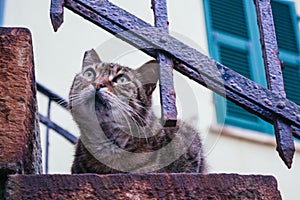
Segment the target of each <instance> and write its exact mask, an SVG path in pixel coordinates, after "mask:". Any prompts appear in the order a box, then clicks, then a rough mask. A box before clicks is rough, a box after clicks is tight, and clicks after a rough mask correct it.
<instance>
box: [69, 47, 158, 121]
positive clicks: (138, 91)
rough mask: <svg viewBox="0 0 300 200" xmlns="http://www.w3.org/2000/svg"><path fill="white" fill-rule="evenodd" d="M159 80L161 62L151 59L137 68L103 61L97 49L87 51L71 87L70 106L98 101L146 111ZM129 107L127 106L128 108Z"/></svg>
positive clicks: (104, 107) (101, 105) (101, 106)
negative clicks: (159, 63) (80, 69)
mask: <svg viewBox="0 0 300 200" xmlns="http://www.w3.org/2000/svg"><path fill="white" fill-rule="evenodd" d="M157 81H158V64H157V63H156V61H150V62H147V63H145V64H144V65H142V66H141V67H140V68H138V69H136V70H134V69H131V68H128V67H124V66H121V65H119V64H114V63H105V62H102V61H101V59H100V58H99V56H98V54H97V52H96V51H95V50H93V49H92V50H89V51H86V52H85V54H84V58H83V62H82V71H81V72H80V73H78V74H77V75H76V76H75V78H74V81H73V85H72V87H71V90H70V95H69V102H70V108H71V111H72V108H73V107H74V106H78V105H86V106H88V104H89V102H91V101H95V104H96V106H97V109H100V110H103V111H105V110H110V109H115V110H117V109H127V110H128V111H129V110H131V111H132V112H136V113H138V114H139V115H142V116H143V115H146V114H147V112H149V109H150V107H151V101H152V100H151V99H152V93H153V91H154V89H155V87H156V84H157ZM124 107H126V108H124Z"/></svg>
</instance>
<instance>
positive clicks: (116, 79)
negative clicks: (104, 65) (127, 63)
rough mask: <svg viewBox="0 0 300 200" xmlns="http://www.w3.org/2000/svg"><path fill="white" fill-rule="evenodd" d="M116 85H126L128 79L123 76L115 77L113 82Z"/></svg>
mask: <svg viewBox="0 0 300 200" xmlns="http://www.w3.org/2000/svg"><path fill="white" fill-rule="evenodd" d="M113 81H114V82H116V83H126V82H128V81H129V77H128V76H127V75H125V74H122V75H119V76H117V77H116V78H115V79H114V80H113Z"/></svg>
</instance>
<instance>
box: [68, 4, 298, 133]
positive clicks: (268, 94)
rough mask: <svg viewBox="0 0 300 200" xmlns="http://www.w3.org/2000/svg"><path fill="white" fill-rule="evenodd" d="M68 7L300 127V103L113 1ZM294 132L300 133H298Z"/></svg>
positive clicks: (245, 103)
mask: <svg viewBox="0 0 300 200" xmlns="http://www.w3.org/2000/svg"><path fill="white" fill-rule="evenodd" d="M65 7H67V8H68V9H70V10H72V11H73V12H75V13H77V14H79V15H81V16H82V17H84V18H85V19H87V20H89V21H91V22H93V23H95V24H96V25H98V26H100V27H102V28H104V29H105V30H107V31H109V32H110V33H112V34H116V36H117V37H119V38H121V39H123V40H125V41H127V42H128V43H130V44H132V45H134V46H135V47H137V48H139V49H141V50H142V51H144V52H145V53H147V54H148V55H150V56H152V57H155V56H156V54H155V52H154V49H160V50H163V51H164V52H167V53H168V54H169V55H172V58H173V59H175V60H176V62H177V63H183V64H177V65H175V66H174V69H176V70H177V71H179V72H180V73H182V74H184V75H186V76H188V77H189V78H191V79H192V80H194V81H196V82H198V83H200V84H202V85H204V86H205V87H208V88H210V89H212V90H213V91H215V92H217V93H219V94H221V95H223V96H226V98H228V99H229V100H231V101H232V102H234V103H236V104H238V105H240V106H242V107H243V108H245V109H247V110H248V111H250V112H252V113H254V114H256V115H257V116H259V117H261V118H263V119H264V120H266V121H268V122H270V123H274V120H275V119H278V118H281V119H283V120H284V121H286V122H287V123H289V124H291V125H293V126H295V127H294V128H295V129H299V128H300V117H299V116H300V107H299V106H298V105H297V104H295V103H294V102H291V101H289V100H288V99H286V98H283V97H281V96H279V95H278V94H276V93H275V92H272V91H269V90H267V89H265V88H263V87H261V86H260V85H258V84H256V83H255V82H253V81H251V80H249V79H247V78H245V77H243V76H241V75H239V74H238V73H236V72H234V71H232V70H230V69H229V68H227V67H225V66H223V65H222V64H219V63H217V62H215V61H213V60H212V59H210V58H208V57H207V56H205V55H203V54H201V53H199V52H197V51H196V50H194V49H192V48H190V47H188V46H187V45H185V44H183V43H181V42H180V41H178V40H176V39H175V38H173V37H171V36H169V35H168V34H163V33H160V32H157V29H155V28H153V27H152V26H151V25H150V24H148V23H146V22H144V21H142V20H140V19H139V18H137V17H135V16H133V15H131V14H130V13H128V12H126V11H124V10H123V9H121V8H119V7H117V6H115V5H113V4H112V3H110V2H108V1H98V2H97V3H95V2H94V1H84V0H66V1H65ZM151 27H152V29H151ZM145 28H146V29H145ZM161 38H163V40H161ZM162 41H163V42H162ZM281 105H285V106H284V107H282V106H281ZM294 136H295V137H299V135H297V134H294Z"/></svg>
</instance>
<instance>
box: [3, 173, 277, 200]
mask: <svg viewBox="0 0 300 200" xmlns="http://www.w3.org/2000/svg"><path fill="white" fill-rule="evenodd" d="M6 198H7V199H8V200H9V199H13V200H14V199H251V200H252V199H272V200H273V199H276V200H278V199H281V196H280V192H279V191H278V189H277V182H276V180H275V178H274V177H272V176H261V175H243V176H242V175H237V174H208V175H201V174H111V175H93V174H85V175H11V176H10V177H9V180H8V184H7V190H6Z"/></svg>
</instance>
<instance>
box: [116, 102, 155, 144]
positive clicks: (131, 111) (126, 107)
mask: <svg viewBox="0 0 300 200" xmlns="http://www.w3.org/2000/svg"><path fill="white" fill-rule="evenodd" d="M117 101H118V102H119V103H120V104H121V105H122V107H121V109H123V108H125V109H126V110H125V111H126V113H128V116H129V117H130V118H131V119H132V120H133V122H134V124H135V125H136V127H137V130H138V132H139V137H141V134H140V131H139V129H142V132H143V133H144V138H145V139H146V141H147V143H148V137H147V134H146V127H148V126H149V123H148V122H147V121H146V120H145V119H143V118H141V116H140V114H139V113H138V112H136V111H135V110H133V108H132V107H131V106H130V105H128V104H125V103H124V102H122V101H120V100H119V99H117ZM134 116H137V117H138V118H139V120H140V121H141V122H142V123H144V124H145V125H146V126H141V125H139V124H140V123H139V122H138V121H137V120H136V119H135V117H134Z"/></svg>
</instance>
